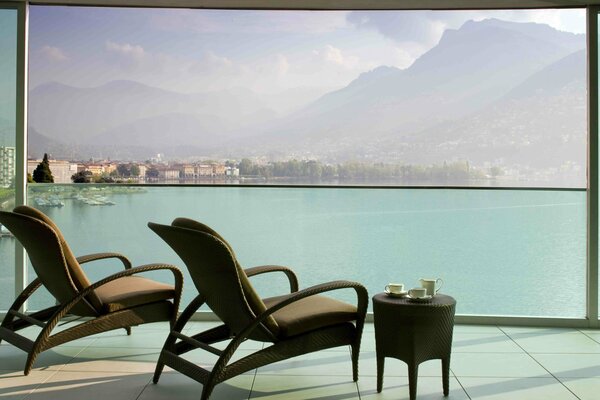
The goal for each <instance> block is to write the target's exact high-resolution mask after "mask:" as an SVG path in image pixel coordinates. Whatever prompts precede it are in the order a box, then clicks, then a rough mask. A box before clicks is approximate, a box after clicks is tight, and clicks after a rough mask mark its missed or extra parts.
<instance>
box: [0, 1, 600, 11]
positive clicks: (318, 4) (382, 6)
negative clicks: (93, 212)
mask: <svg viewBox="0 0 600 400" xmlns="http://www.w3.org/2000/svg"><path fill="white" fill-rule="evenodd" d="M8 1H9V2H19V3H24V2H27V0H8ZM29 3H30V4H63V5H95V6H134V7H183V8H248V9H314V10H360V9H370V10H415V9H420V10H428V9H432V10H433V9H439V10H445V9H498V8H556V7H585V6H588V5H600V0H45V1H29Z"/></svg>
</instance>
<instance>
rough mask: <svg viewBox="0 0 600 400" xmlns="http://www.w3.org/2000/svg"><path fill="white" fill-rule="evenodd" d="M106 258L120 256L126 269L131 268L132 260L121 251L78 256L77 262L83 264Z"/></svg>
mask: <svg viewBox="0 0 600 400" xmlns="http://www.w3.org/2000/svg"><path fill="white" fill-rule="evenodd" d="M106 258H118V259H119V260H121V262H122V263H123V265H124V266H125V269H131V261H129V259H128V258H127V257H125V256H124V255H123V254H119V253H95V254H87V255H85V256H80V257H77V262H78V263H79V264H83V263H87V262H90V261H96V260H103V259H106Z"/></svg>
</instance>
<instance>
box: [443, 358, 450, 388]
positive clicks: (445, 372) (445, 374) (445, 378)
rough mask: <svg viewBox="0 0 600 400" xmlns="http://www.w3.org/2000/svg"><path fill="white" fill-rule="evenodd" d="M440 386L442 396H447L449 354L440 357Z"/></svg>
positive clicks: (448, 386)
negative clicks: (441, 387)
mask: <svg viewBox="0 0 600 400" xmlns="http://www.w3.org/2000/svg"><path fill="white" fill-rule="evenodd" d="M442 386H443V388H444V396H448V394H449V393H450V356H448V357H446V358H442Z"/></svg>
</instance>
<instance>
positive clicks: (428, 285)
mask: <svg viewBox="0 0 600 400" xmlns="http://www.w3.org/2000/svg"><path fill="white" fill-rule="evenodd" d="M419 282H421V286H422V287H424V288H425V289H427V294H428V295H430V296H433V295H435V294H437V292H438V290H440V289H441V288H442V285H443V284H444V281H443V280H442V279H441V278H437V279H424V278H421V279H419Z"/></svg>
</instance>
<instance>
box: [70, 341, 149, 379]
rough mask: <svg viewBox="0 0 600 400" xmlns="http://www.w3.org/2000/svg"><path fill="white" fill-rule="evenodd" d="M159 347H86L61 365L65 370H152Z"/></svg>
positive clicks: (130, 371)
mask: <svg viewBox="0 0 600 400" xmlns="http://www.w3.org/2000/svg"><path fill="white" fill-rule="evenodd" d="M159 352H160V350H159V349H142V348H123V347H88V348H86V349H85V350H83V351H81V352H80V353H79V354H78V355H77V357H75V358H73V359H72V360H71V362H69V363H68V364H66V365H65V366H64V367H63V370H65V371H79V372H84V371H93V372H123V373H132V372H136V373H142V372H146V373H149V372H154V368H155V367H156V361H157V360H158V356H159Z"/></svg>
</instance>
